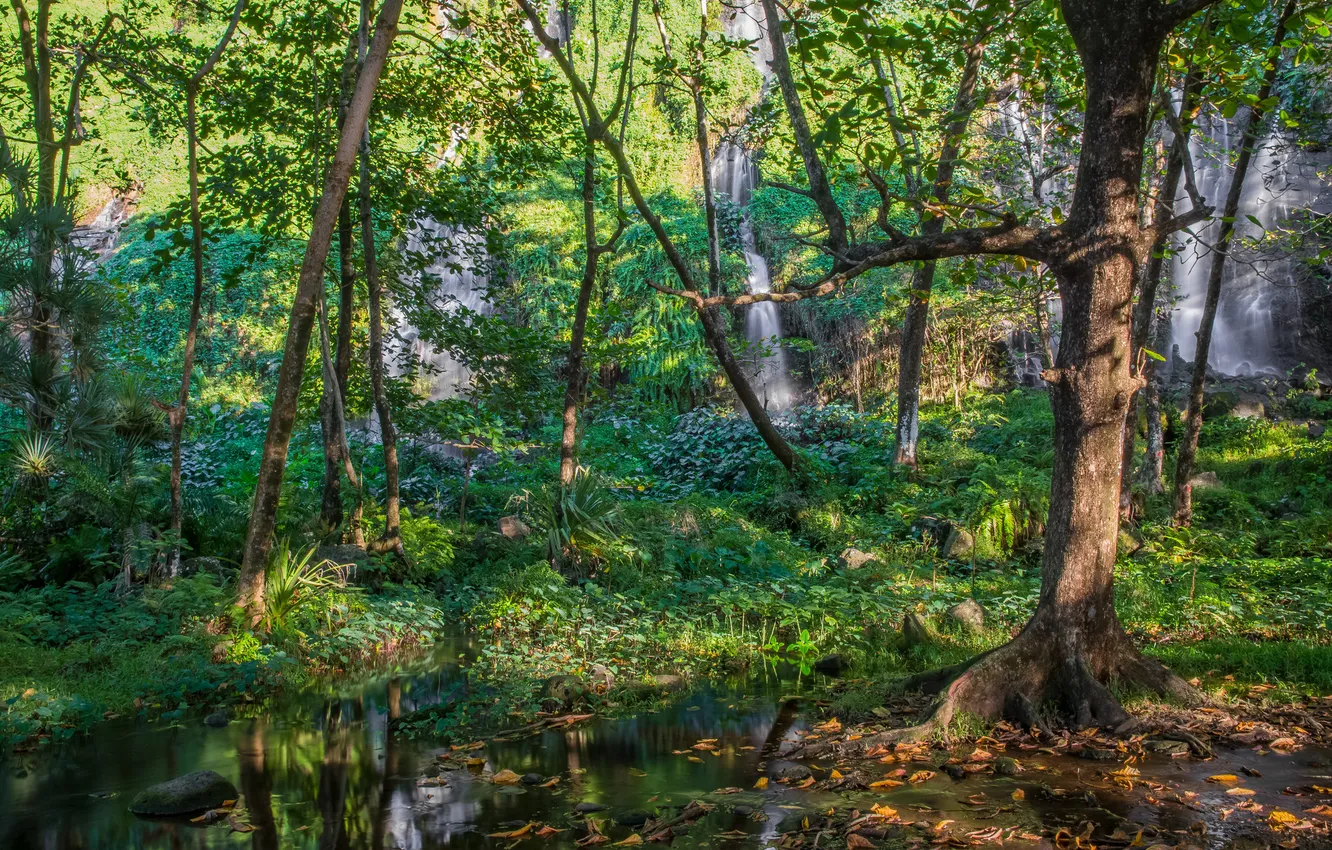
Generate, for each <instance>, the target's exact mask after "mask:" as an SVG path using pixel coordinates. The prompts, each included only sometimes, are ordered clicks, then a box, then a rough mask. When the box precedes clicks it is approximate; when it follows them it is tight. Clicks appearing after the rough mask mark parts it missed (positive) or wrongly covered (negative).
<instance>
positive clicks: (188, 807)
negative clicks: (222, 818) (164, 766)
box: [130, 770, 237, 818]
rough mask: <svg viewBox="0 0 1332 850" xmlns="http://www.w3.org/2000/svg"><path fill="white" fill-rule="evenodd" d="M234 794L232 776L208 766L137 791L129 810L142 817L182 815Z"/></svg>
mask: <svg viewBox="0 0 1332 850" xmlns="http://www.w3.org/2000/svg"><path fill="white" fill-rule="evenodd" d="M236 798H237V793H236V786H235V785H232V784H231V780H229V779H227V778H226V777H225V776H223V775H222V774H220V773H215V772H213V771H211V770H200V771H197V772H195V773H187V774H185V775H184V776H177V777H176V778H175V779H172V780H171V781H169V782H162V783H159V784H157V785H154V786H152V787H151V788H146V789H144V790H143V791H140V792H139V795H138V796H137V797H135V798H134V802H132V803H130V811H131V812H133V813H134V814H136V815H140V816H142V817H158V818H161V817H181V816H184V815H193V814H198V813H199V812H206V811H208V810H209V809H216V808H218V807H220V806H221V805H222V804H223V803H225V802H227V801H228V800H235V799H236Z"/></svg>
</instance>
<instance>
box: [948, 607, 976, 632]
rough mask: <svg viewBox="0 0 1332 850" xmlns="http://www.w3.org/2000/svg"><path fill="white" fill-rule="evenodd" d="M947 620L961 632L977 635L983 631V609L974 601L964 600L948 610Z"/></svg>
mask: <svg viewBox="0 0 1332 850" xmlns="http://www.w3.org/2000/svg"><path fill="white" fill-rule="evenodd" d="M948 620H949V622H951V623H952V624H953V625H954V626H956V627H957V628H958V629H960V630H961V631H964V632H970V633H972V634H977V633H979V632H981V631H984V629H985V609H984V608H982V607H981V606H980V603H979V602H977V601H976V600H974V599H964V600H962V601H961V602H959V603H957V604H956V605H954V606H953V607H952V608H949V609H948Z"/></svg>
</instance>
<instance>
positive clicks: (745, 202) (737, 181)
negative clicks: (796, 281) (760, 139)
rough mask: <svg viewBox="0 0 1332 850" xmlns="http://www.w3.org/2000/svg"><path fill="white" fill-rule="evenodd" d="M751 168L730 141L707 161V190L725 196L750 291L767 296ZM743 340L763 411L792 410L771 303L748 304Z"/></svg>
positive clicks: (768, 284) (765, 263) (767, 281)
mask: <svg viewBox="0 0 1332 850" xmlns="http://www.w3.org/2000/svg"><path fill="white" fill-rule="evenodd" d="M755 171H756V169H755V167H754V163H753V161H752V160H751V159H750V157H749V151H747V150H745V148H744V146H742V145H740V144H739V143H737V142H734V141H729V140H728V141H723V142H722V143H721V144H720V145H719V146H718V148H717V153H716V155H715V157H714V158H713V160H712V185H713V189H714V191H715V192H717V193H718V194H719V195H724V196H725V197H726V198H727V199H728V200H729V201H730V203H732V204H733V205H735V207H736V208H737V210H738V211H739V213H740V226H739V228H738V229H739V236H740V249H741V251H742V252H743V253H744V256H745V265H746V266H748V268H749V276H748V282H749V291H750V292H751V293H761V292H771V291H772V277H771V276H770V275H769V273H768V260H767V259H766V258H765V257H764V256H763V254H762V252H760V251H759V249H758V243H757V241H756V240H755V238H754V225H753V223H752V222H751V221H750V220H749V211H748V208H749V198H750V196H751V195H752V194H753V191H754V175H755ZM745 338H746V339H748V340H749V344H750V351H751V352H754V358H755V365H756V367H757V374H755V375H754V376H753V379H754V382H755V387H754V389H755V391H756V392H757V393H758V396H759V400H760V401H762V402H763V406H764V407H766V408H767V409H769V410H785V409H786V408H788V407H790V406H791V402H792V395H793V392H792V387H791V377H790V373H789V371H788V369H787V365H786V349H784V348H782V346H781V340H782V317H781V315H780V314H779V313H778V312H777V305H776V304H774V303H772V302H771V301H760V302H759V303H757V304H751V305H749V307H747V308H746V310H745Z"/></svg>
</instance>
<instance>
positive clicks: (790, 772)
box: [777, 764, 814, 782]
mask: <svg viewBox="0 0 1332 850" xmlns="http://www.w3.org/2000/svg"><path fill="white" fill-rule="evenodd" d="M813 775H814V774H813V773H811V772H810V769H809V768H807V767H805V766H804V765H803V764H791V765H787V766H786V767H784V768H782V769H781V770H779V771H777V778H778V779H785V780H787V781H788V782H801V781H804V780H806V779H808V778H810V777H811V776H813Z"/></svg>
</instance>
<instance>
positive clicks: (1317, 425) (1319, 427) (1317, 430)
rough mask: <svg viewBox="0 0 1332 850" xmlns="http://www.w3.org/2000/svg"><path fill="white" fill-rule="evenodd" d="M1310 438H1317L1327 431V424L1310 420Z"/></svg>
mask: <svg viewBox="0 0 1332 850" xmlns="http://www.w3.org/2000/svg"><path fill="white" fill-rule="evenodd" d="M1306 427H1308V429H1309V439H1311V440H1316V439H1318V438H1319V437H1321V436H1323V435H1324V434H1326V433H1327V425H1326V423H1323V422H1310V423H1309V424H1308V426H1306Z"/></svg>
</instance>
